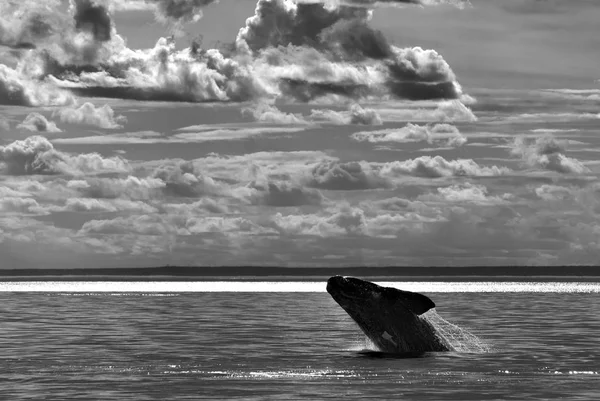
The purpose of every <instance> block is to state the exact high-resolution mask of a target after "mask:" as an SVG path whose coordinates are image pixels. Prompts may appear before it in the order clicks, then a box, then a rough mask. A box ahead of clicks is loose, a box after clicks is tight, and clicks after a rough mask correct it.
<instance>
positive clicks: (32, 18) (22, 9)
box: [0, 0, 60, 49]
mask: <svg viewBox="0 0 600 401" xmlns="http://www.w3.org/2000/svg"><path fill="white" fill-rule="evenodd" d="M59 6H60V1H58V0H57V1H52V0H46V1H43V2H42V1H27V0H23V1H20V2H3V3H2V4H0V44H2V45H5V46H9V47H12V48H14V49H28V48H33V47H35V43H36V42H38V41H41V40H44V39H46V37H47V36H50V35H51V34H53V33H54V31H55V30H56V29H57V27H58V22H59V21H60V17H59V15H58V14H57V12H56V8H57V7H59Z"/></svg>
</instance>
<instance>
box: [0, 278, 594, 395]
mask: <svg viewBox="0 0 600 401" xmlns="http://www.w3.org/2000/svg"><path fill="white" fill-rule="evenodd" d="M453 285H454V284H453V283H447V287H446V288H449V291H450V290H451V288H452V286H453ZM490 285H492V286H493V288H494V291H499V292H485V293H482V292H446V293H434V292H425V294H427V295H428V296H430V297H431V298H432V299H433V300H434V301H435V302H436V303H437V305H438V306H437V313H438V314H439V315H440V316H442V317H443V318H445V319H446V320H448V321H450V322H452V323H454V324H457V325H459V326H461V327H462V328H465V329H469V330H470V332H471V333H473V334H476V335H477V336H478V337H479V338H480V339H481V340H482V341H483V342H484V343H485V344H486V345H487V347H488V348H489V350H488V351H487V352H449V353H434V354H427V355H424V356H422V357H418V358H395V357H389V356H386V355H381V354H378V353H375V352H364V351H365V350H366V349H367V350H368V345H367V344H366V342H365V338H364V336H363V335H362V334H361V333H360V332H359V329H358V327H357V326H356V325H355V323H354V322H352V320H351V319H350V318H349V317H348V316H347V315H346V313H345V312H344V311H343V310H342V309H341V308H340V307H339V306H338V305H337V304H336V303H335V302H334V301H333V300H332V299H331V297H330V296H329V295H328V294H327V293H325V292H319V293H315V292H306V293H280V292H253V293H248V292H210V293H205V292H196V293H172V294H165V293H162V294H159V293H146V294H144V293H64V292H63V293H55V292H3V293H0V308H2V312H1V313H2V330H0V347H1V348H0V358H1V361H0V366H1V367H0V380H1V383H2V385H1V386H0V399H3V400H32V399H40V400H42V399H47V400H72V399H82V400H83V399H86V400H87V399H103V400H165V399H188V400H198V399H230V398H236V399H248V400H258V399H278V400H281V399H311V400H312V399H315V400H316V399H338V398H340V397H342V396H344V397H347V398H350V399H352V398H353V399H367V398H371V399H435V400H438V399H453V400H466V399H472V400H483V399H486V400H488V399H489V400H492V399H517V400H522V399H558V398H567V399H582V400H589V399H598V396H600V376H599V374H600V340H599V337H598V335H599V333H600V315H599V314H598V310H599V306H600V299H599V295H598V293H597V292H598V289H599V287H600V285H598V284H591V285H590V284H588V287H586V288H588V290H589V291H591V292H501V291H502V285H503V284H502V283H493V284H490ZM544 285H546V284H543V285H542V286H544ZM490 288H491V287H490ZM542 288H543V287H542ZM561 288H562V291H569V290H570V289H573V288H576V287H575V284H573V285H566V286H562V287H561ZM463 346H464V347H463V348H466V349H469V347H470V345H469V344H463ZM472 348H473V351H475V350H476V348H477V347H475V346H473V347H472Z"/></svg>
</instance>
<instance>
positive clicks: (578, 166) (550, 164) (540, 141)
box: [510, 135, 589, 174]
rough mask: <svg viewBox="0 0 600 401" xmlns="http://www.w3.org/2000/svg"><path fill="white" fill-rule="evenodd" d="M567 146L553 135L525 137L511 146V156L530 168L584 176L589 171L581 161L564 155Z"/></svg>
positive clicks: (516, 140) (520, 137)
mask: <svg viewBox="0 0 600 401" xmlns="http://www.w3.org/2000/svg"><path fill="white" fill-rule="evenodd" d="M564 151H565V144H564V143H563V142H559V141H558V140H556V139H555V138H554V137H553V136H552V135H544V136H540V137H537V138H535V139H534V140H530V139H528V138H525V137H523V136H519V137H517V138H515V140H514V142H513V143H512V144H511V151H510V152H511V154H512V155H514V156H518V157H520V158H521V159H522V160H523V162H524V163H525V164H526V165H527V166H529V167H537V168H542V169H545V170H550V171H556V172H558V173H571V174H583V173H586V172H588V171H589V169H588V168H587V167H585V166H584V165H583V164H582V163H581V162H580V161H579V160H577V159H574V158H570V157H567V156H565V155H564V154H563V152H564Z"/></svg>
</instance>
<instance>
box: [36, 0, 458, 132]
mask: <svg viewBox="0 0 600 401" xmlns="http://www.w3.org/2000/svg"><path fill="white" fill-rule="evenodd" d="M148 2H149V3H153V4H154V5H155V10H156V11H157V13H158V15H160V16H161V18H163V19H166V20H169V21H172V22H176V23H181V22H187V21H191V20H194V19H197V18H198V17H199V15H200V12H201V8H202V7H204V6H206V5H207V4H210V3H212V2H213V1H211V0H168V1H162V0H160V1H159V0H156V1H153V0H148ZM364 5H365V3H362V4H361V6H357V4H342V3H338V4H336V3H335V2H334V3H330V2H328V3H327V4H323V3H319V2H312V3H305V2H299V3H296V2H293V1H289V0H259V1H258V2H257V5H256V10H255V15H254V16H252V17H250V18H249V19H248V20H247V21H246V24H245V26H244V27H242V28H241V29H240V30H239V32H238V35H237V38H236V41H235V44H234V45H233V47H232V48H230V49H224V50H222V51H221V50H218V49H203V48H201V47H200V46H199V45H198V44H197V43H196V44H193V45H192V46H191V47H190V48H187V49H182V50H177V49H176V47H175V44H174V40H173V39H172V38H160V39H159V40H158V41H157V43H156V45H155V46H154V48H151V49H142V50H132V49H129V48H127V46H126V45H125V42H124V40H123V39H122V38H121V37H120V36H119V35H118V34H117V33H116V28H115V27H114V23H113V21H112V20H111V19H110V14H109V13H108V12H107V9H106V8H105V7H104V6H103V5H101V4H98V3H94V2H92V1H91V0H79V1H77V2H76V3H75V6H74V7H72V11H71V16H72V19H73V21H72V22H70V23H69V24H70V25H69V24H67V25H69V26H70V27H67V28H65V29H64V30H65V32H63V34H62V36H64V37H65V38H66V39H63V40H61V41H58V43H57V44H55V45H54V46H53V47H48V46H46V48H45V49H46V50H47V52H46V53H45V55H44V56H42V55H38V57H37V59H35V58H34V59H32V64H35V65H37V66H38V67H39V66H40V65H41V67H39V68H41V69H42V70H43V72H42V73H38V76H49V77H50V80H51V81H52V82H53V83H54V84H56V85H58V86H61V87H64V88H68V89H69V90H71V91H73V92H75V93H77V94H81V95H86V96H103V97H118V98H130V99H142V100H179V101H193V102H203V101H245V100H256V99H264V98H273V97H284V98H288V99H294V100H299V101H311V100H314V99H319V98H324V97H325V98H326V97H343V98H351V99H360V98H363V97H366V96H370V97H375V98H382V97H397V98H403V99H458V98H460V97H461V96H462V89H461V87H460V85H459V84H458V82H457V81H456V77H455V75H454V73H453V72H452V70H451V69H450V67H449V65H448V64H447V63H446V61H445V60H444V59H443V58H442V57H441V55H439V54H438V53H437V52H436V51H435V50H428V49H422V48H420V47H414V48H398V47H395V46H393V45H391V44H390V43H389V42H388V41H387V39H386V38H385V36H384V35H383V34H382V33H381V32H379V31H377V30H375V29H373V28H372V27H370V25H369V19H370V15H371V12H370V11H369V10H368V9H367V8H365V7H364ZM71 25H72V26H71ZM62 36H61V37H62ZM36 60H37V61H36ZM33 61H35V62H33ZM39 68H38V69H39ZM365 117H366V118H368V119H369V121H371V119H372V117H368V116H365ZM355 118H357V119H360V118H361V117H360V116H357V117H355ZM357 121H359V120H357Z"/></svg>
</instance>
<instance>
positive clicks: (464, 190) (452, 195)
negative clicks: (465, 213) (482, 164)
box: [418, 182, 512, 205]
mask: <svg viewBox="0 0 600 401" xmlns="http://www.w3.org/2000/svg"><path fill="white" fill-rule="evenodd" d="M488 192H489V191H488V189H487V188H486V186H485V185H477V184H472V183H470V182H466V183H464V184H457V185H451V186H449V187H442V188H438V189H437V193H428V194H424V195H421V196H419V197H418V200H421V201H427V202H456V203H461V204H462V203H463V202H473V203H476V204H480V205H482V204H499V203H503V202H506V201H508V200H510V199H511V198H512V196H511V195H510V194H502V195H500V196H491V195H489V194H488Z"/></svg>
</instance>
